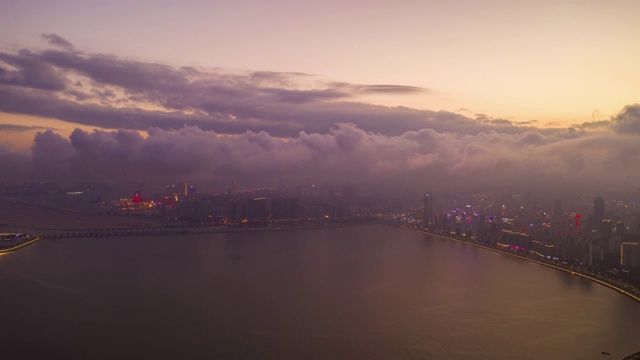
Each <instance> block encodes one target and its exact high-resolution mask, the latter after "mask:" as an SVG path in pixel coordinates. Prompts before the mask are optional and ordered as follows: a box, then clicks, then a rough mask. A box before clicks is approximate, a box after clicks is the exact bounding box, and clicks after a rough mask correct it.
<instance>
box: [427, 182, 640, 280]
mask: <svg viewBox="0 0 640 360" xmlns="http://www.w3.org/2000/svg"><path fill="white" fill-rule="evenodd" d="M422 200H423V201H422V214H421V215H422V221H423V225H424V226H426V227H428V228H430V229H432V230H434V231H437V232H441V233H443V234H447V235H452V236H456V237H461V238H472V239H474V240H477V241H481V242H484V243H486V244H487V245H491V246H494V247H507V248H510V249H512V250H516V251H517V250H520V251H523V252H527V253H530V252H533V253H535V254H538V255H539V256H544V257H546V258H549V259H551V258H555V259H558V260H563V261H571V262H579V263H582V264H585V265H590V266H591V265H597V266H601V267H606V268H616V267H621V268H627V269H632V268H640V211H639V210H640V209H638V208H637V207H636V206H637V205H636V204H637V203H636V201H634V200H633V199H632V200H629V201H612V202H609V203H608V205H610V206H611V208H610V209H609V210H607V209H606V208H607V204H605V200H604V199H603V198H602V197H596V198H595V199H594V200H593V202H592V203H591V204H589V203H587V202H585V201H582V202H579V203H578V204H576V205H575V206H574V207H576V209H572V210H571V211H566V210H564V208H563V205H562V201H561V200H555V201H554V202H553V208H552V210H551V211H550V212H546V211H545V210H544V209H543V207H542V206H540V205H539V204H537V201H536V200H535V198H532V197H530V196H522V195H509V196H508V197H507V199H505V196H496V195H481V194H477V195H475V196H474V198H473V199H466V200H468V201H469V203H461V202H460V201H459V200H460V199H456V200H453V201H452V202H451V204H452V205H453V206H452V208H450V209H446V208H444V206H446V205H444V204H443V203H442V202H440V205H441V207H440V208H439V210H440V211H436V210H434V197H433V194H431V193H426V194H424V196H423V199H422ZM605 210H607V211H605ZM582 214H586V216H585V215H582Z"/></svg>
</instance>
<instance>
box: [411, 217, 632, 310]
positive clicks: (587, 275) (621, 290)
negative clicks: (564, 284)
mask: <svg viewBox="0 0 640 360" xmlns="http://www.w3.org/2000/svg"><path fill="white" fill-rule="evenodd" d="M399 227H400V228H402V229H406V230H411V231H415V232H418V233H422V234H427V235H430V236H434V237H439V238H442V239H446V240H451V241H455V242H458V243H461V244H466V245H471V246H475V247H478V248H482V249H485V250H489V251H493V252H497V253H500V254H505V255H509V256H513V257H516V258H519V259H522V260H527V261H530V262H533V263H536V264H539V265H543V266H547V267H550V268H552V269H555V270H560V271H564V272H566V273H568V274H570V275H576V276H579V277H582V278H585V279H587V280H591V281H593V282H595V283H598V284H600V285H603V286H606V287H608V288H610V289H612V290H614V291H616V292H618V293H620V294H623V295H625V296H628V297H630V298H631V299H633V300H634V301H635V302H637V303H640V289H637V288H635V287H633V286H629V287H630V288H631V289H630V290H626V289H624V288H622V287H620V286H618V285H616V284H612V283H610V282H608V281H607V280H606V279H599V278H598V277H596V276H597V275H595V274H590V273H587V272H585V271H582V270H581V269H575V268H573V267H569V268H564V267H562V266H559V265H558V264H554V263H550V262H547V261H543V260H541V259H535V258H530V257H527V256H523V255H519V254H515V253H512V252H509V251H505V250H501V249H498V248H494V247H491V246H487V245H484V244H478V243H473V242H469V241H464V240H461V239H458V238H455V237H451V236H446V235H443V234H436V233H433V232H430V231H425V230H420V229H416V228H412V227H408V226H403V225H400V226H399Z"/></svg>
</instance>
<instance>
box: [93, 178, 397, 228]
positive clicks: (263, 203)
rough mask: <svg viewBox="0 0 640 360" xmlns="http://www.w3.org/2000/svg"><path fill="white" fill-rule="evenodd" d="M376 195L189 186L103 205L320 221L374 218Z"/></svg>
mask: <svg viewBox="0 0 640 360" xmlns="http://www.w3.org/2000/svg"><path fill="white" fill-rule="evenodd" d="M383 207H384V204H382V203H381V202H380V199H379V198H371V197H367V196H359V195H358V194H357V193H356V188H355V187H353V186H345V187H342V188H341V189H340V190H339V191H335V190H333V189H320V187H316V186H315V185H313V186H312V187H311V189H306V188H303V187H296V188H294V189H259V190H245V191H240V190H238V188H237V185H235V184H233V185H232V187H231V188H229V190H228V191H227V192H226V193H224V194H211V193H200V192H198V191H197V188H196V187H195V186H193V185H188V184H187V183H186V182H185V183H179V184H177V185H170V186H167V188H166V190H165V191H164V192H163V193H156V194H153V195H143V194H141V193H140V192H139V191H134V192H133V196H132V197H131V198H122V199H120V200H118V201H113V202H111V203H109V204H108V209H107V210H106V212H108V213H118V214H133V215H148V216H159V217H162V218H167V219H172V220H180V221H188V222H201V223H217V224H238V223H264V222H267V221H301V220H305V221H320V220H329V219H331V220H335V219H353V218H365V217H373V216H379V215H380V214H381V212H382V211H383Z"/></svg>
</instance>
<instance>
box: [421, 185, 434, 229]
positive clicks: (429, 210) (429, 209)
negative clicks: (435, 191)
mask: <svg viewBox="0 0 640 360" xmlns="http://www.w3.org/2000/svg"><path fill="white" fill-rule="evenodd" d="M432 201H433V199H432V198H431V193H426V194H424V198H423V202H424V224H425V225H432V224H433V202H432Z"/></svg>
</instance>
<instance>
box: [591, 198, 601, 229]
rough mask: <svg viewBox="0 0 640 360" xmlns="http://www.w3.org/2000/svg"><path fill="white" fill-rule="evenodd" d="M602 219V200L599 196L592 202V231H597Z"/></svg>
mask: <svg viewBox="0 0 640 360" xmlns="http://www.w3.org/2000/svg"><path fill="white" fill-rule="evenodd" d="M602 219H604V199H603V198H602V197H600V196H598V197H596V198H595V200H593V223H594V229H598V227H599V226H600V224H601V223H602Z"/></svg>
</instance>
